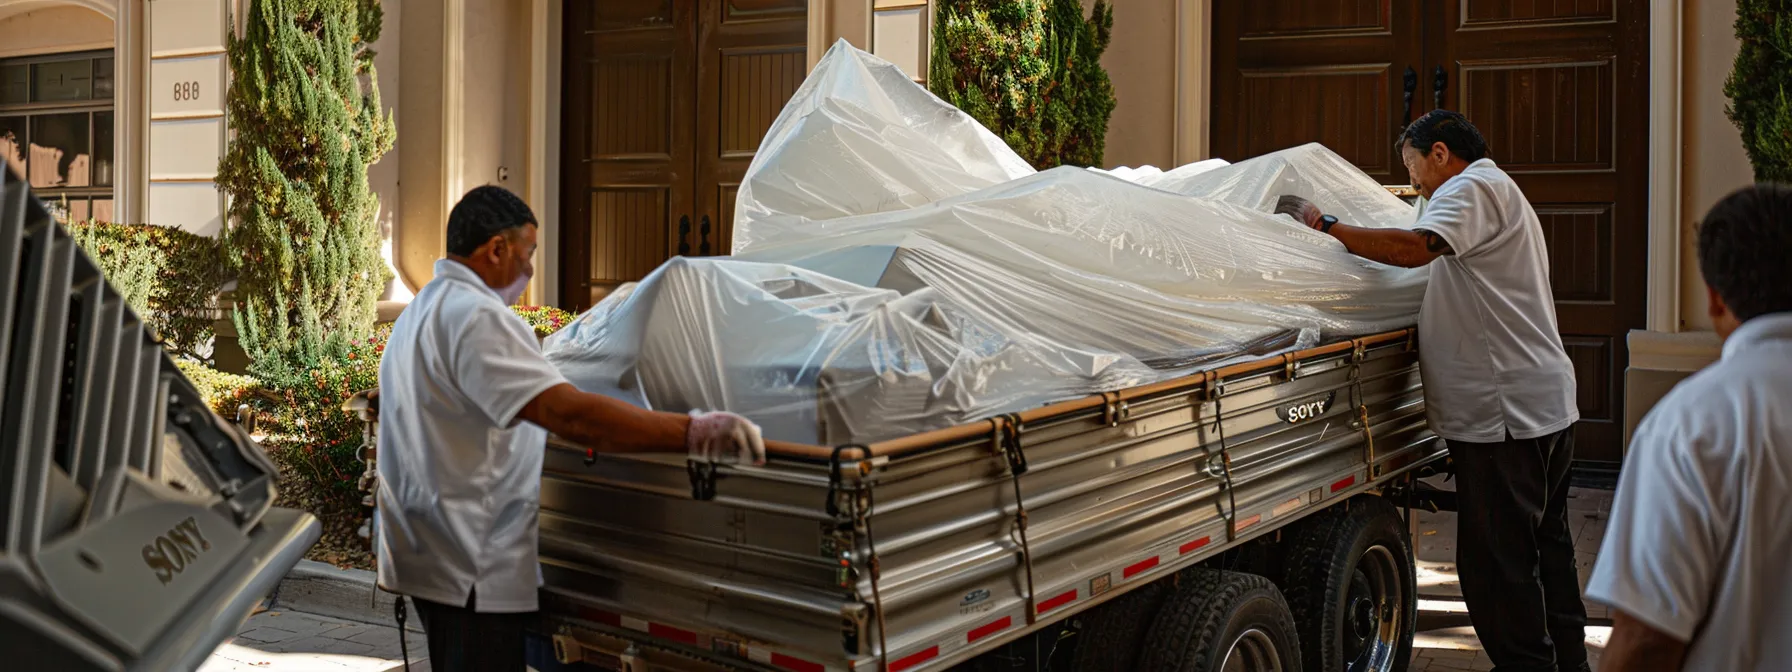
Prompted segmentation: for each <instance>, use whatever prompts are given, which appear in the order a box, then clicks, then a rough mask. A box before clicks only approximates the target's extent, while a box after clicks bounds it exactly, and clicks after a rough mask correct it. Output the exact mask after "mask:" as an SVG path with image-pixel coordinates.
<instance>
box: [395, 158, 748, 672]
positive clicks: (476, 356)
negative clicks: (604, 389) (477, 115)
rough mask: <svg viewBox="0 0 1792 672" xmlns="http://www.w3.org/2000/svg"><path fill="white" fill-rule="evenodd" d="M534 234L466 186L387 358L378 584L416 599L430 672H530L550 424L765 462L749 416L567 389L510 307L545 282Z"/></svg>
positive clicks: (495, 191) (614, 445) (632, 447)
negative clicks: (526, 637)
mask: <svg viewBox="0 0 1792 672" xmlns="http://www.w3.org/2000/svg"><path fill="white" fill-rule="evenodd" d="M535 236H536V222H535V214H534V213H533V212H530V210H529V206H528V205H525V204H524V203H523V201H522V200H521V199H519V198H517V197H516V195H515V194H512V193H510V192H508V191H505V190H503V189H501V188H498V187H493V186H485V187H479V188H478V189H474V190H473V191H471V192H469V193H468V194H467V195H466V196H465V197H463V198H462V199H461V201H460V203H458V204H456V205H455V206H454V210H453V212H451V213H450V214H449V215H448V258H446V259H442V260H440V261H437V262H436V267H435V272H436V277H435V279H434V280H431V281H430V282H429V284H427V285H424V287H423V289H422V291H419V292H417V298H416V299H414V300H412V301H411V303H410V305H408V306H406V307H405V310H404V313H402V314H401V315H399V317H398V321H397V323H395V324H394V325H393V326H392V335H391V337H390V339H389V340H388V341H387V344H386V351H385V355H384V357H383V358H382V359H381V361H380V394H379V398H380V405H381V407H382V410H381V413H380V435H379V444H380V445H379V462H378V464H379V493H378V503H379V506H378V509H377V512H378V517H379V585H380V587H381V588H384V589H386V590H388V591H391V592H394V593H398V594H400V595H408V596H410V597H411V602H412V603H413V604H415V605H416V608H417V615H418V618H419V620H421V621H422V622H423V628H424V631H425V633H426V634H427V636H428V639H429V658H430V664H431V669H435V670H440V671H460V670H480V671H481V672H483V671H487V670H522V669H523V662H524V661H523V628H524V626H525V624H526V623H527V622H528V621H527V617H528V614H529V613H530V612H533V611H535V610H536V588H538V587H540V585H541V571H540V566H539V565H538V564H537V560H536V545H537V544H536V538H537V527H536V515H537V511H538V507H539V503H540V499H541V469H542V458H543V454H544V452H545V450H546V447H547V446H546V439H547V435H546V434H545V433H544V431H543V430H544V429H545V430H547V431H552V432H554V433H556V434H559V435H561V436H564V437H566V438H569V439H572V440H574V441H577V442H579V443H581V444H583V445H585V446H589V447H591V448H592V449H594V450H596V451H599V452H606V453H684V454H686V455H688V456H689V459H691V460H695V461H701V462H750V463H762V462H763V461H764V459H765V445H764V442H763V441H761V439H760V436H759V428H758V427H757V426H755V425H754V424H753V423H751V422H749V421H747V420H746V419H745V418H741V417H740V416H736V415H731V414H728V413H698V412H694V411H693V412H692V413H691V414H689V415H683V414H675V413H658V412H653V411H645V410H641V409H638V408H635V407H634V406H630V405H628V404H626V403H623V402H621V401H617V400H615V399H610V398H607V397H602V396H599V395H595V394H588V393H585V392H581V391H579V390H578V389H576V388H574V387H573V386H572V385H571V384H569V383H567V382H566V379H565V378H563V377H561V375H560V372H559V371H558V370H556V369H555V368H554V367H553V366H552V365H551V364H549V363H548V361H547V360H546V359H544V358H543V357H542V355H541V346H540V342H539V341H538V340H536V338H535V334H534V331H533V330H531V329H530V328H529V326H528V325H527V324H525V323H524V322H523V321H522V319H521V318H519V317H517V316H516V314H514V313H512V312H511V311H510V308H509V307H508V304H511V303H514V302H515V301H516V299H517V297H519V296H521V295H522V288H523V287H524V286H526V285H527V283H528V281H529V277H530V275H531V274H533V273H534V270H535V269H534V265H533V263H532V262H531V261H530V259H531V258H532V257H533V256H534V254H535Z"/></svg>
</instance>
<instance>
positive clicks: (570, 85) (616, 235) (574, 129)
mask: <svg viewBox="0 0 1792 672" xmlns="http://www.w3.org/2000/svg"><path fill="white" fill-rule="evenodd" d="M693 10H694V8H693V7H692V6H691V4H690V3H688V2H673V1H672V0H633V1H630V2H614V1H609V0H605V1H601V2H567V3H566V4H565V30H566V35H565V44H566V56H565V59H566V60H565V64H564V65H565V68H564V77H565V80H564V89H563V99H564V100H565V103H564V105H565V109H564V110H563V114H562V115H561V119H562V120H563V127H562V134H563V141H564V145H565V147H566V148H567V151H566V152H565V153H564V154H563V159H562V161H563V164H562V166H561V170H562V180H563V181H562V184H561V194H562V205H561V213H562V222H563V225H562V227H561V241H560V255H561V269H562V272H561V276H562V280H561V282H562V285H561V291H562V294H561V296H562V297H563V299H562V301H563V303H565V304H567V305H568V307H571V308H575V309H584V308H588V307H590V306H591V305H592V304H595V303H596V302H597V301H598V300H599V299H601V298H603V296H604V295H606V294H608V293H609V292H610V291H611V290H613V289H614V288H615V287H616V286H617V285H620V284H622V283H624V282H630V281H634V280H639V279H640V278H641V277H642V276H644V275H646V274H647V273H648V272H651V271H652V270H653V269H654V268H656V267H658V266H659V265H660V263H662V262H664V261H665V260H666V258H667V257H669V256H671V255H672V254H673V253H674V252H675V251H676V244H675V241H674V240H673V236H672V233H671V232H672V231H673V230H675V227H676V224H675V220H676V219H678V218H680V217H684V218H688V217H689V214H690V212H691V211H692V207H693V203H694V200H695V199H694V198H693V193H692V183H691V169H692V164H693V160H694V143H693V139H692V138H693V135H694V129H693V126H694V118H695V108H694V105H693V100H692V99H693V95H692V94H693V91H692V90H691V86H690V81H691V79H692V78H693V77H694V75H695V71H696V58H695V55H696V54H695V38H694V34H693V30H694V26H695V19H696V16H695V13H694V11H693Z"/></svg>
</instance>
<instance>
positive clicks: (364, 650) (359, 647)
mask: <svg viewBox="0 0 1792 672" xmlns="http://www.w3.org/2000/svg"><path fill="white" fill-rule="evenodd" d="M275 646H279V647H280V648H282V649H284V651H282V653H334V654H342V655H349V656H366V655H369V654H371V653H373V647H371V646H368V645H366V644H362V643H360V642H351V641H348V640H346V639H332V638H329V637H321V636H319V637H306V638H304V639H300V640H295V641H291V642H281V643H280V644H276V645H275Z"/></svg>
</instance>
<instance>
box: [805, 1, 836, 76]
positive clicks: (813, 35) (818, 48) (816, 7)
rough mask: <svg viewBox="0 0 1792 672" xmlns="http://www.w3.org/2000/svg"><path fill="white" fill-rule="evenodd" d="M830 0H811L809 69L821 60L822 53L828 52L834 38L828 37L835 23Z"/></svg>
mask: <svg viewBox="0 0 1792 672" xmlns="http://www.w3.org/2000/svg"><path fill="white" fill-rule="evenodd" d="M828 5H829V0H809V17H808V21H809V47H808V49H807V50H806V51H808V52H809V53H808V58H809V69H810V70H814V69H815V64H816V63H820V62H821V56H822V54H825V53H827V51H828V47H829V46H832V45H833V40H830V39H828V33H829V32H831V31H830V30H829V27H830V26H832V25H833V21H832V20H831V18H832V17H831V16H830V15H831V14H832V12H830V11H829V7H828Z"/></svg>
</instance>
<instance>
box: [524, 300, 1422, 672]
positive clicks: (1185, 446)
mask: <svg viewBox="0 0 1792 672" xmlns="http://www.w3.org/2000/svg"><path fill="white" fill-rule="evenodd" d="M771 452H772V453H773V455H772V459H771V461H770V463H769V464H767V465H766V466H764V467H757V468H755V467H722V468H719V469H716V470H714V471H709V470H701V469H698V468H696V467H693V466H690V465H687V464H686V463H685V462H684V461H683V460H680V459H677V458H676V457H665V458H660V457H639V456H630V457H620V456H618V457H612V456H599V455H594V454H592V453H591V452H590V451H587V450H585V449H584V448H581V447H579V446H577V445H574V444H571V443H567V442H565V441H562V440H560V439H557V438H556V439H550V450H549V455H548V459H547V462H546V473H545V474H544V482H543V489H542V501H541V504H542V506H541V509H542V513H541V525H542V534H541V549H542V562H543V573H544V575H545V577H546V582H547V586H546V589H545V590H546V591H547V595H546V596H545V597H544V604H543V609H544V615H545V616H546V618H547V626H546V627H548V628H549V629H550V630H552V631H553V632H554V634H555V645H556V648H557V649H558V651H559V655H560V657H561V658H562V660H563V661H570V660H580V659H588V660H602V659H605V658H608V659H610V660H612V661H614V660H615V659H616V656H617V655H619V654H621V655H626V656H631V657H640V659H641V660H643V661H648V662H651V663H654V664H659V665H666V666H668V667H669V668H670V669H787V670H848V669H888V670H892V671H896V670H902V671H908V670H935V669H945V668H947V667H950V666H952V665H954V664H957V663H960V662H964V661H966V660H969V659H970V658H973V657H975V656H977V655H979V654H981V653H983V652H987V651H990V650H993V649H995V648H997V647H999V646H1001V645H1002V644H1004V643H1006V642H1009V641H1013V640H1015V639H1017V638H1019V637H1021V636H1024V635H1026V634H1028V633H1029V632H1033V631H1036V630H1038V629H1041V628H1043V627H1044V626H1045V625H1047V624H1049V623H1051V622H1053V621H1056V620H1060V619H1063V618H1065V617H1068V616H1070V615H1074V614H1077V613H1081V612H1083V611H1085V610H1087V609H1090V608H1092V607H1094V606H1097V605H1099V604H1102V603H1104V602H1106V601H1108V600H1110V599H1112V598H1114V597H1116V596H1118V595H1120V594H1122V593H1124V592H1126V591H1128V590H1130V589H1132V588H1134V587H1136V586H1139V585H1143V584H1145V583H1149V582H1151V581H1153V580H1155V579H1158V578H1160V577H1165V576H1169V575H1170V574H1172V573H1174V572H1176V571H1177V570H1179V569H1182V568H1185V567H1189V566H1191V565H1194V564H1196V563H1199V562H1202V561H1204V560H1207V559H1210V558H1213V557H1215V556H1216V555H1218V554H1219V553H1221V552H1224V551H1226V550H1228V549H1231V548H1235V547H1237V546H1238V545H1240V544H1242V543H1244V542H1246V541H1249V540H1251V539H1252V538H1254V537H1256V536H1260V535H1263V534H1268V533H1271V532H1273V531H1275V530H1277V529H1279V528H1281V527H1282V526H1284V525H1287V524H1288V523H1290V522H1293V521H1295V520H1298V519H1299V518H1301V517H1303V516H1305V515H1308V514H1310V513H1312V512H1315V511H1319V510H1322V509H1324V508H1326V507H1328V506H1330V505H1332V504H1334V503H1338V502H1342V501H1345V500H1346V499H1348V498H1349V497H1351V496H1353V495H1357V494H1360V493H1363V492H1365V491H1368V490H1370V489H1374V488H1378V487H1381V486H1384V485H1387V484H1389V483H1390V482H1391V481H1392V480H1393V479H1394V478H1396V477H1398V476H1400V475H1402V474H1403V473H1404V472H1406V471H1408V470H1411V469H1414V468H1417V467H1419V466H1420V465H1423V464H1426V463H1428V462H1431V461H1434V460H1438V459H1440V458H1442V457H1443V456H1444V449H1443V446H1442V445H1441V443H1440V442H1437V441H1436V440H1435V437H1434V436H1432V435H1431V434H1430V433H1429V431H1428V430H1427V429H1426V425H1425V419H1424V397H1423V391H1422V389H1421V386H1420V382H1419V376H1418V363H1417V352H1416V340H1415V337H1414V334H1413V332H1412V331H1410V330H1408V331H1401V332H1395V333H1389V334H1381V335H1377V336H1372V337H1367V338H1361V339H1354V340H1351V341H1347V342H1341V343H1334V344H1331V345H1328V346H1324V347H1320V348H1315V349H1312V350H1307V351H1302V352H1297V353H1292V354H1288V355H1282V356H1277V357H1271V358H1268V359H1264V360H1260V361H1256V362H1251V363H1247V364H1241V365H1237V366H1231V367H1226V368H1221V369H1218V370H1213V371H1207V372H1204V373H1201V374H1199V375H1195V376H1190V377H1188V378H1184V379H1180V380H1176V381H1170V382H1166V383H1160V384H1156V385H1150V386H1144V387H1139V388H1132V389H1128V390H1123V391H1121V392H1118V393H1109V394H1106V395H1100V396H1096V397H1090V398H1087V399H1083V400H1078V401H1072V402H1066V403H1061V404H1056V405H1053V406H1049V407H1045V408H1040V409H1036V410H1033V411H1029V412H1025V413H1020V414H1015V415H1009V416H1004V417H1000V418H995V419H992V420H990V421H987V422H982V423H973V424H969V425H964V426H960V427H954V428H950V429H946V430H940V431H936V432H929V433H927V434H923V435H917V436H910V437H905V438H903V439H898V440H894V441H888V442H884V443H879V444H875V445H871V446H840V447H834V448H826V447H820V446H804V445H789V444H774V445H773V446H771Z"/></svg>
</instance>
